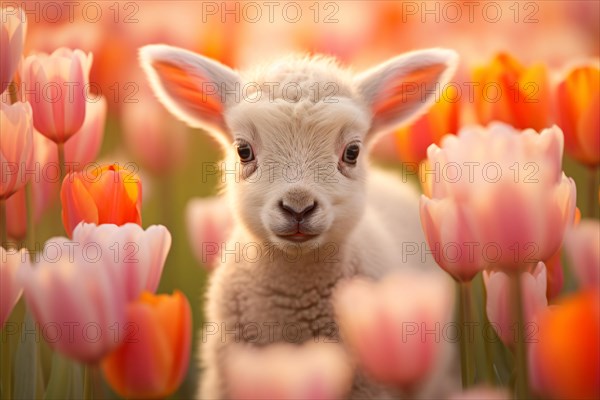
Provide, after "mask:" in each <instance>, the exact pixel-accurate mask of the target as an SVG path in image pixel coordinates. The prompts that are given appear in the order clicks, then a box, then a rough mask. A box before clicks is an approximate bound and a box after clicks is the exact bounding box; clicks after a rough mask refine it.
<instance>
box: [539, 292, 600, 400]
mask: <svg viewBox="0 0 600 400" xmlns="http://www.w3.org/2000/svg"><path fill="white" fill-rule="evenodd" d="M599 337H600V292H599V291H598V289H597V288H596V289H588V290H584V291H582V292H578V293H576V294H574V295H571V296H569V297H567V298H564V299H563V300H562V301H560V302H559V303H558V304H557V305H556V306H554V307H550V308H548V309H547V310H546V311H545V312H544V313H542V314H541V315H540V316H539V318H538V322H537V330H536V334H535V337H534V339H535V340H532V341H531V343H530V344H529V375H530V376H531V383H532V387H533V388H534V390H535V392H536V393H537V394H538V395H539V397H540V398H544V399H598V398H600V341H599V340H598V338H599Z"/></svg>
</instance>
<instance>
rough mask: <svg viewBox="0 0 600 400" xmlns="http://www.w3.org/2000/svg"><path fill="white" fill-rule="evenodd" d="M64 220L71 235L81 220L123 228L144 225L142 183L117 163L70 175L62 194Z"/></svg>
mask: <svg viewBox="0 0 600 400" xmlns="http://www.w3.org/2000/svg"><path fill="white" fill-rule="evenodd" d="M60 199H61V202H62V220H63V225H64V227H65V231H66V232H67V234H68V235H69V236H71V234H72V232H73V229H75V227H76V226H77V224H79V223H80V222H81V221H84V222H89V223H94V224H96V225H100V224H116V225H124V224H126V223H128V222H133V223H136V224H138V225H141V223H142V214H141V206H142V184H141V181H140V180H139V178H138V177H137V175H136V174H135V173H133V172H131V171H130V170H127V169H124V168H121V167H119V165H118V164H112V165H105V166H102V167H99V168H95V169H93V170H90V169H89V168H88V169H86V170H84V171H81V172H72V173H70V174H68V175H67V176H66V177H65V179H64V180H63V183H62V188H61V192H60Z"/></svg>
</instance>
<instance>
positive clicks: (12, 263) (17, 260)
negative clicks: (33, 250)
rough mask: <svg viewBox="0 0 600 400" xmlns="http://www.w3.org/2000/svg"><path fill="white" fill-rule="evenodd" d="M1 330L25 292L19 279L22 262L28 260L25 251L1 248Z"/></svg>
mask: <svg viewBox="0 0 600 400" xmlns="http://www.w3.org/2000/svg"><path fill="white" fill-rule="evenodd" d="M0 249H1V250H0V329H2V326H3V325H4V323H5V322H6V320H7V319H8V317H9V316H10V313H11V311H12V309H13V307H14V306H15V304H17V301H19V298H20V297H21V293H22V292H23V285H22V284H21V282H19V279H18V278H17V271H18V269H19V267H20V266H21V261H22V260H24V261H26V260H27V259H28V255H27V252H26V251H25V250H20V251H19V250H16V249H5V248H4V247H0Z"/></svg>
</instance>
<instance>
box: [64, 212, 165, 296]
mask: <svg viewBox="0 0 600 400" xmlns="http://www.w3.org/2000/svg"><path fill="white" fill-rule="evenodd" d="M73 240H74V241H76V242H77V241H82V242H84V243H95V244H96V245H98V246H99V247H100V248H102V249H108V250H105V251H106V256H107V259H106V260H105V262H106V263H109V264H110V265H111V267H112V268H114V269H115V270H116V272H117V273H119V274H123V275H124V276H125V290H126V293H127V300H128V301H134V300H136V299H137V298H138V297H139V296H140V294H141V293H142V291H144V290H146V291H148V292H152V293H155V292H156V289H157V288H158V284H159V282H160V277H161V276H162V271H163V268H164V266H165V261H166V259H167V255H168V253H169V249H170V248H171V234H170V233H169V231H168V230H167V228H165V227H164V226H162V225H152V226H150V227H148V228H147V229H146V230H144V229H143V228H142V227H141V226H139V225H138V224H132V223H128V224H125V225H122V226H117V225H113V224H102V225H94V224H87V223H81V224H79V225H77V227H76V228H75V230H74V231H73Z"/></svg>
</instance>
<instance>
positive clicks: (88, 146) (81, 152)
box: [65, 97, 107, 172]
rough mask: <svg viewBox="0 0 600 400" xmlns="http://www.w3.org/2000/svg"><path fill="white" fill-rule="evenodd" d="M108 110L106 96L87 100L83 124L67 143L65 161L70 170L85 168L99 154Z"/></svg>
mask: <svg viewBox="0 0 600 400" xmlns="http://www.w3.org/2000/svg"><path fill="white" fill-rule="evenodd" d="M106 110H107V103H106V98H105V97H100V98H99V99H97V100H95V101H93V102H92V101H88V102H87V106H86V111H85V120H84V122H83V125H82V126H81V128H80V129H79V131H77V133H76V134H75V135H73V137H72V138H71V139H69V141H67V142H66V143H65V162H66V163H67V168H68V171H69V172H71V171H80V170H82V169H85V168H86V167H88V166H89V165H90V164H91V163H92V162H93V161H94V160H95V159H96V157H97V156H98V153H99V152H100V146H101V145H102V138H103V137H104V126H105V125H106Z"/></svg>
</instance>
